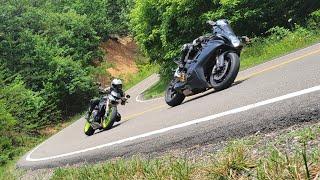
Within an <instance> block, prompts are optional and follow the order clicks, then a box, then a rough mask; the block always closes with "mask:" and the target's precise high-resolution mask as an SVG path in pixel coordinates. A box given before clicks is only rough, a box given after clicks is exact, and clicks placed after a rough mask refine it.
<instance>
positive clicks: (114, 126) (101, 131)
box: [94, 123, 122, 134]
mask: <svg viewBox="0 0 320 180" xmlns="http://www.w3.org/2000/svg"><path fill="white" fill-rule="evenodd" d="M121 124H122V123H119V124H116V125H113V126H112V128H111V129H113V128H116V127H118V126H120V125H121ZM111 129H107V130H100V131H97V132H96V133H94V134H100V133H103V132H105V131H109V130H111Z"/></svg>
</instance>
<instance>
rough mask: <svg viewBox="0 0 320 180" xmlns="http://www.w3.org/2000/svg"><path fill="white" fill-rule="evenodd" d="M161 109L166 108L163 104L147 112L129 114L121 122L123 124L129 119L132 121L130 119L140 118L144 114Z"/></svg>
mask: <svg viewBox="0 0 320 180" xmlns="http://www.w3.org/2000/svg"><path fill="white" fill-rule="evenodd" d="M163 107H166V105H164V104H163V105H160V106H156V107H153V108H151V109H148V110H145V111H142V112H139V113H135V114H131V115H129V116H126V117H125V118H124V119H123V122H124V121H128V120H130V119H132V118H135V117H138V116H141V115H143V114H145V113H147V112H151V111H155V110H158V109H161V108H163Z"/></svg>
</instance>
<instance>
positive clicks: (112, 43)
mask: <svg viewBox="0 0 320 180" xmlns="http://www.w3.org/2000/svg"><path fill="white" fill-rule="evenodd" d="M101 48H102V49H103V51H104V52H105V54H106V61H107V62H108V63H111V64H112V67H111V68H108V69H107V71H108V72H109V73H110V74H111V76H112V77H119V76H121V77H123V76H126V75H128V74H134V73H137V72H138V68H137V65H136V63H135V59H136V57H137V54H138V48H137V45H136V43H135V42H134V41H133V39H132V38H130V37H125V38H119V37H117V38H110V39H109V40H108V41H107V42H104V43H102V44H101Z"/></svg>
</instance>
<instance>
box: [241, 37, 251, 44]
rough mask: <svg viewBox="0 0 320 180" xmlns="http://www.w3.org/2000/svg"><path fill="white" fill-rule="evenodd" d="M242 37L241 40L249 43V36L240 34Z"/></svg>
mask: <svg viewBox="0 0 320 180" xmlns="http://www.w3.org/2000/svg"><path fill="white" fill-rule="evenodd" d="M241 38H242V39H243V41H244V42H245V43H246V44H249V43H250V41H251V40H250V38H248V37H247V36H242V37H241Z"/></svg>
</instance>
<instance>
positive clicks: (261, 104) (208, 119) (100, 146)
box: [26, 85, 320, 162]
mask: <svg viewBox="0 0 320 180" xmlns="http://www.w3.org/2000/svg"><path fill="white" fill-rule="evenodd" d="M319 90H320V85H318V86H314V87H311V88H308V89H304V90H301V91H297V92H293V93H290V94H287V95H283V96H279V97H276V98H272V99H268V100H265V101H261V102H258V103H254V104H250V105H247V106H243V107H240V108H236V109H232V110H229V111H225V112H222V113H218V114H214V115H210V116H206V117H203V118H200V119H195V120H192V121H188V122H185V123H182V124H177V125H174V126H170V127H167V128H163V129H159V130H155V131H151V132H147V133H144V134H140V135H137V136H133V137H129V138H126V139H122V140H118V141H114V142H111V143H107V144H102V145H99V146H95V147H91V148H87V149H83V150H79V151H74V152H70V153H65V154H60V155H56V156H51V157H45V158H39V159H34V158H31V154H32V153H33V152H34V151H35V150H37V149H38V148H39V147H40V146H41V145H42V144H40V145H39V146H37V147H36V148H35V149H33V150H32V151H31V152H30V153H29V154H28V155H27V156H26V160H27V161H32V162H37V161H46V160H52V159H57V158H62V157H66V156H71V155H75V154H80V153H84V152H88V151H93V150H96V149H101V148H104V147H108V146H113V145H116V144H121V143H125V142H129V141H134V140H136V139H140V138H144V137H148V136H152V135H156V134H161V133H164V132H167V131H171V130H174V129H178V128H183V127H186V126H190V125H193V124H198V123H202V122H206V121H211V120H214V119H217V118H220V117H223V116H227V115H231V114H236V113H240V112H244V111H247V110H250V109H254V108H257V107H260V106H264V105H267V104H272V103H275V102H278V101H283V100H286V99H290V98H294V97H297V96H301V95H304V94H309V93H312V92H315V91H319Z"/></svg>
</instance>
